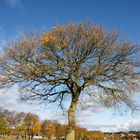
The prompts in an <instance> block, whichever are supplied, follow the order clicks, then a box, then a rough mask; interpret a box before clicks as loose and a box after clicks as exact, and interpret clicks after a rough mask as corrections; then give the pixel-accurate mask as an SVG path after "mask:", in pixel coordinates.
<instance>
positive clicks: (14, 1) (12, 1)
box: [5, 0, 21, 8]
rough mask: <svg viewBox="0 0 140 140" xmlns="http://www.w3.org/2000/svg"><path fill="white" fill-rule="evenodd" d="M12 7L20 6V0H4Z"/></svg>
mask: <svg viewBox="0 0 140 140" xmlns="http://www.w3.org/2000/svg"><path fill="white" fill-rule="evenodd" d="M5 1H6V2H7V4H9V5H10V6H11V7H12V8H16V7H21V0H5Z"/></svg>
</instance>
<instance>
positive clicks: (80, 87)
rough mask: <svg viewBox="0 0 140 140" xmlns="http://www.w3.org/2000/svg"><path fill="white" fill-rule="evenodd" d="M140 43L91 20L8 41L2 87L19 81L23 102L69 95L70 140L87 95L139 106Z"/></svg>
mask: <svg viewBox="0 0 140 140" xmlns="http://www.w3.org/2000/svg"><path fill="white" fill-rule="evenodd" d="M139 58H140V53H139V47H138V45H136V44H133V43H131V42H130V41H123V39H122V38H121V37H120V35H119V33H117V32H113V31H108V30H106V29H104V28H102V27H100V26H97V25H94V24H90V23H80V24H75V23H74V24H69V25H60V26H56V27H54V28H52V29H51V30H50V31H48V32H44V33H41V34H40V35H33V36H25V37H23V38H21V39H18V40H17V41H14V42H12V43H10V44H9V45H8V47H7V51H6V53H4V54H3V56H1V58H0V59H1V60H0V86H1V87H2V88H4V87H8V86H12V85H14V84H18V85H19V88H20V90H21V98H22V99H24V100H33V101H42V102H47V103H54V102H59V105H60V106H61V105H62V103H63V101H65V99H66V98H65V97H70V98H71V100H70V101H71V103H70V106H69V109H68V125H69V131H68V134H67V138H66V139H67V140H74V139H75V138H74V137H75V122H76V121H75V109H76V106H77V104H78V101H79V98H80V97H83V95H86V94H87V95H89V96H92V95H93V96H96V97H97V100H98V101H101V103H103V104H104V105H105V106H107V107H111V106H113V105H119V104H120V103H123V104H125V105H126V106H128V107H130V108H131V109H132V110H135V106H134V102H133V101H132V100H131V99H132V95H133V94H134V93H135V92H136V90H137V89H138V87H139V70H140V68H139V66H140V65H139V64H140V63H139V62H140V61H139Z"/></svg>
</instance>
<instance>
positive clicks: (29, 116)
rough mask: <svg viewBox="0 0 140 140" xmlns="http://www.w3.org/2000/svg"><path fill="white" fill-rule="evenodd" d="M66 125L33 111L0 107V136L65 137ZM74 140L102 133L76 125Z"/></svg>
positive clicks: (98, 137) (101, 134)
mask: <svg viewBox="0 0 140 140" xmlns="http://www.w3.org/2000/svg"><path fill="white" fill-rule="evenodd" d="M67 131H68V125H66V124H60V123H58V122H57V121H56V120H48V119H46V120H43V121H41V120H40V118H39V116H38V115H37V114H34V113H25V112H16V111H9V110H7V109H3V108H0V136H1V137H2V136H16V137H17V139H18V138H20V137H23V138H27V139H32V138H33V136H39V135H41V136H43V137H44V138H48V139H49V140H51V139H52V138H56V139H58V140H59V139H60V138H65V137H66V134H67ZM75 137H76V140H89V139H90V140H91V139H94V138H96V139H101V138H103V137H104V133H102V132H100V131H97V132H92V133H91V132H89V131H87V129H86V128H81V127H78V126H77V127H76V136H75Z"/></svg>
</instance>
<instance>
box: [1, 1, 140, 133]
mask: <svg viewBox="0 0 140 140" xmlns="http://www.w3.org/2000/svg"><path fill="white" fill-rule="evenodd" d="M139 13H140V1H139V0H123V1H122V0H106V1H105V0H69V1H68V0H0V51H2V48H4V46H5V44H6V43H7V42H9V41H10V40H12V39H14V38H15V37H17V36H19V35H21V34H22V33H24V32H27V31H29V30H32V29H37V30H44V29H45V30H48V29H50V28H51V27H53V26H55V25H57V24H66V23H69V22H80V21H84V20H85V19H89V20H91V21H93V22H95V23H97V24H101V25H102V26H104V27H106V28H108V29H113V30H119V31H121V33H122V34H123V36H124V37H127V38H130V39H131V40H132V41H134V42H137V43H140V26H139V25H140V15H139ZM19 94H20V93H19V92H18V91H17V88H16V86H15V87H13V88H12V89H9V90H8V91H3V90H1V91H0V106H1V107H4V108H8V109H10V110H17V111H25V112H34V113H37V114H38V115H39V116H40V117H41V119H45V118H48V119H57V120H59V121H60V122H62V123H66V122H67V121H66V119H67V117H66V112H64V113H63V112H62V111H60V110H57V109H56V108H53V107H52V106H45V107H44V105H31V104H25V103H21V102H20V100H19V96H18V95H19ZM139 98H140V97H139V96H137V97H136V98H135V99H136V100H138V102H139V101H140V100H139ZM87 106H89V108H88V109H84V110H82V109H80V110H77V123H78V124H79V125H81V126H84V127H86V128H88V129H90V130H102V131H119V130H130V129H132V130H140V113H139V112H137V113H135V114H133V115H132V114H131V112H126V113H125V114H124V115H120V114H118V113H114V111H113V109H108V110H107V109H105V108H103V107H102V106H101V105H98V104H92V105H87ZM91 106H92V107H91ZM79 108H80V107H79Z"/></svg>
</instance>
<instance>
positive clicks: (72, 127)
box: [66, 94, 79, 140]
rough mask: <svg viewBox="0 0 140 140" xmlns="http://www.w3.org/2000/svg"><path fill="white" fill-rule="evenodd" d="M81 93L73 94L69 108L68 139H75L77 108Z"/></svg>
mask: <svg viewBox="0 0 140 140" xmlns="http://www.w3.org/2000/svg"><path fill="white" fill-rule="evenodd" d="M78 97H79V94H77V95H74V96H72V101H71V105H70V107H69V109H68V133H67V136H66V140H75V126H76V119H75V109H76V106H77V103H78Z"/></svg>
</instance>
